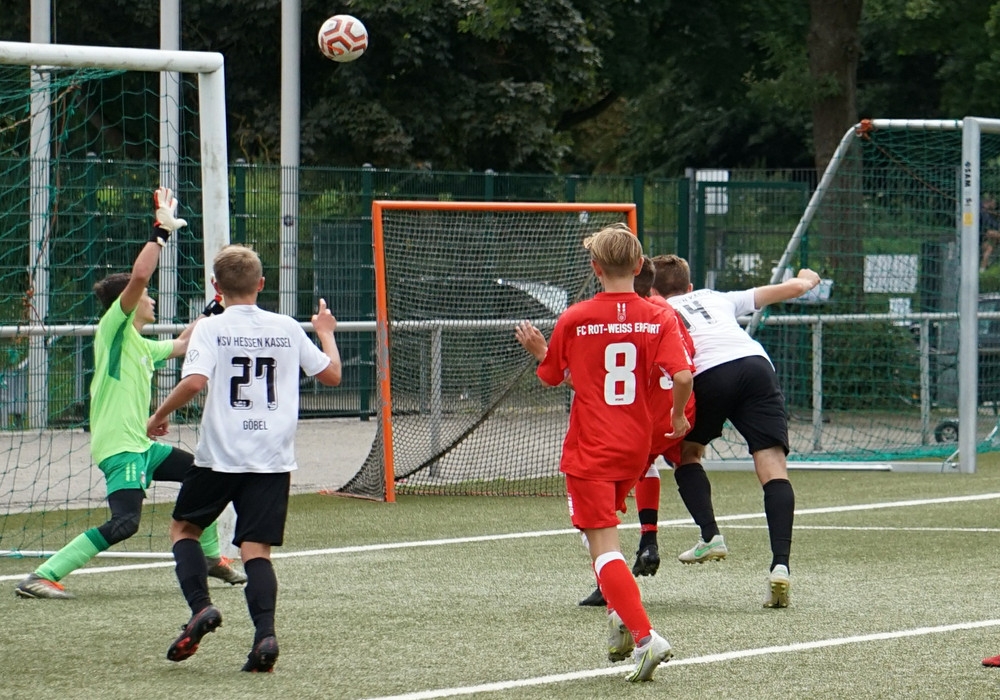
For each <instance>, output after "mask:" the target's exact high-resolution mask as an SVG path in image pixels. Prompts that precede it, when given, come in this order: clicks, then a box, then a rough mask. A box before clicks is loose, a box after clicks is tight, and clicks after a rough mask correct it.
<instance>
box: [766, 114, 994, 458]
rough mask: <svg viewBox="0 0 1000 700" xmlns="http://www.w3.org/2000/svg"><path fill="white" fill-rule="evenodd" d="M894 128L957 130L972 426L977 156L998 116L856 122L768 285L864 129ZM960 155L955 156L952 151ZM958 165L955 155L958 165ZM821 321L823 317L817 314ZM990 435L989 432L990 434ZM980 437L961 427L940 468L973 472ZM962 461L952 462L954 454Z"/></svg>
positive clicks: (962, 397)
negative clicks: (951, 451)
mask: <svg viewBox="0 0 1000 700" xmlns="http://www.w3.org/2000/svg"><path fill="white" fill-rule="evenodd" d="M869 128H873V129H885V130H888V129H897V130H911V131H961V132H962V152H961V168H962V177H961V209H960V214H961V216H960V218H959V220H958V221H957V223H956V227H957V229H958V234H959V236H958V238H959V246H960V251H961V253H960V256H961V257H960V267H959V271H960V279H959V288H958V289H959V300H958V322H959V326H958V333H959V338H958V340H959V342H958V366H959V371H958V421H959V423H960V424H961V425H967V426H975V425H976V416H977V412H978V406H979V396H978V393H979V353H978V348H979V331H978V315H979V306H978V299H979V212H980V206H981V204H980V166H981V162H980V154H981V148H980V146H981V138H982V135H983V134H1000V119H991V118H983V117H965V118H964V119H946V120H942V119H871V120H865V121H863V122H859V123H858V124H855V125H854V126H852V127H851V128H849V129H848V130H847V132H846V133H845V134H844V136H843V137H842V138H841V141H840V144H838V146H837V149H836V150H835V151H834V153H833V156H832V157H831V158H830V163H829V164H828V165H827V167H826V170H825V171H824V173H823V176H822V178H821V179H820V182H819V184H818V185H817V186H816V190H815V192H813V194H812V197H811V198H810V199H809V203H808V204H807V205H806V210H805V212H804V213H803V215H802V218H801V219H800V220H799V223H798V225H797V226H796V227H795V231H794V233H793V234H792V237H791V239H790V240H789V242H788V245H787V247H786V248H785V251H784V253H783V254H782V256H781V260H780V261H779V262H778V265H777V266H776V267H775V272H774V276H773V277H772V278H771V283H772V284H775V283H777V282H780V281H781V276H782V274H783V273H784V272H785V270H786V269H787V268H789V266H790V263H791V261H792V256H793V255H794V254H795V252H796V250H798V247H799V243H800V242H801V241H802V238H803V237H804V236H805V233H806V230H807V229H808V228H809V224H810V223H811V222H812V220H813V217H814V216H815V214H816V211H817V209H818V208H819V206H820V203H821V202H822V201H823V198H824V196H825V194H826V192H827V189H828V188H829V186H830V184H831V182H832V181H833V178H834V176H835V175H836V174H837V171H838V170H839V168H840V165H841V163H842V162H843V161H844V158H845V156H846V154H847V152H848V149H849V148H850V146H851V145H852V143H853V142H854V141H855V139H857V138H858V135H859V134H861V133H864V131H865V130H866V129H869ZM956 155H958V154H956ZM958 165H959V163H958V161H957V159H956V167H957V166H958ZM760 319H761V312H760V311H757V312H755V313H754V315H753V318H752V319H751V320H750V325H749V327H748V329H747V330H748V332H749V333H751V334H753V332H754V330H755V329H756V327H757V325H758V323H759V322H760ZM820 319H822V317H820ZM991 435H992V433H991ZM978 443H979V436H978V435H977V434H976V431H975V430H960V431H959V434H958V449H957V450H956V451H955V452H954V453H953V454H952V455H951V456H950V457H949V458H948V459H946V460H945V463H944V465H942V469H944V468H946V467H950V468H956V467H957V469H958V471H961V472H963V473H966V474H972V473H974V472H975V471H976V453H977V452H976V451H977V445H978ZM959 455H961V459H960V460H959V461H958V462H956V461H955V460H956V458H958V457H959Z"/></svg>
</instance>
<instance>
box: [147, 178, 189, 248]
mask: <svg viewBox="0 0 1000 700" xmlns="http://www.w3.org/2000/svg"><path fill="white" fill-rule="evenodd" d="M153 207H155V209H156V223H154V224H153V233H152V234H151V235H150V237H149V241H150V243H156V244H158V245H159V246H160V247H161V248H162V247H163V246H165V245H166V244H167V240H168V239H169V238H170V234H171V233H173V232H174V231H176V230H177V229H179V228H183V227H185V226H187V221H185V220H184V219H178V218H177V199H176V198H175V197H174V196H173V194H172V193H171V192H170V188H168V187H159V188H157V189H156V191H155V192H153Z"/></svg>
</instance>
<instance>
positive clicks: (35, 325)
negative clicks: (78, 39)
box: [0, 41, 229, 428]
mask: <svg viewBox="0 0 1000 700" xmlns="http://www.w3.org/2000/svg"><path fill="white" fill-rule="evenodd" d="M0 64H8V65H24V66H30V67H32V71H31V84H32V87H33V91H32V103H31V142H30V147H31V162H32V165H31V181H30V182H31V184H30V189H31V193H30V197H31V203H30V239H31V245H32V249H33V250H37V251H38V255H37V261H38V262H37V271H36V275H35V278H34V289H33V293H34V296H33V299H34V304H35V308H36V309H37V312H38V313H37V315H36V317H34V318H32V320H31V321H30V322H29V324H28V326H27V327H22V328H19V329H18V334H20V335H27V336H30V341H29V351H28V394H29V396H30V397H32V399H33V400H31V401H29V414H28V425H29V426H30V427H32V428H40V427H45V424H46V422H47V419H46V416H47V415H48V406H47V404H48V400H47V397H48V378H47V362H46V355H47V350H46V343H45V336H46V335H48V334H49V331H48V329H47V328H46V326H45V318H46V316H47V314H48V301H49V299H48V297H49V289H48V270H49V267H50V264H51V261H50V260H49V250H48V244H47V241H48V227H49V222H48V218H47V216H46V214H47V212H48V209H49V192H48V188H49V181H48V180H49V167H48V166H49V163H50V160H51V155H50V153H49V151H48V147H49V145H48V144H49V137H50V128H51V125H50V119H49V107H48V102H47V99H46V97H47V96H46V92H47V91H46V88H47V85H48V82H49V78H48V75H49V71H48V70H47V69H49V68H54V67H58V68H102V69H107V70H131V71H144V72H158V73H161V81H160V84H161V93H163V94H167V93H168V92H169V91H170V90H171V89H176V87H173V86H176V85H177V84H178V80H177V75H176V74H178V73H192V74H197V76H198V100H199V108H198V116H199V131H200V135H199V141H200V148H201V177H202V216H203V219H202V221H203V242H204V251H205V260H206V261H209V260H211V259H212V256H213V255H214V254H215V252H216V251H218V250H219V249H220V248H221V247H222V246H224V245H226V244H228V243H229V158H228V143H227V130H226V93H225V87H226V81H225V68H224V60H223V56H222V54H220V53H215V52H202V51H164V50H158V49H134V48H120V47H111V46H74V45H68V44H33V43H23V42H9V41H0ZM167 102H168V101H167V100H165V99H163V97H162V95H161V100H160V104H161V114H160V121H161V132H160V135H161V141H164V142H169V141H170V138H171V136H170V134H171V132H172V131H173V130H175V129H176V125H175V124H174V125H171V124H169V122H170V121H171V112H170V111H169V110H168V109H167V108H166V107H165V104H166V103H167ZM173 119H174V120H176V115H174V117H173ZM164 125H166V126H164ZM163 153H164V145H163V144H161V168H160V169H161V179H162V178H167V179H166V181H167V182H169V181H170V180H169V166H167V165H165V164H164V163H163V161H164V155H163ZM168 252H169V251H168ZM173 254H174V255H176V249H175V250H174V251H173ZM164 263H165V264H164V266H163V267H165V268H167V269H170V267H172V266H170V265H168V264H167V261H164ZM210 267H211V266H210V265H208V264H206V266H205V285H204V288H205V289H206V290H210V289H212V285H211V269H210ZM161 274H162V272H161ZM164 286H166V287H170V286H171V285H169V284H168V285H164ZM173 288H176V287H175V286H174V287H173ZM206 293H207V291H206Z"/></svg>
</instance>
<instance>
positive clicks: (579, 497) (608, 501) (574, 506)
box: [566, 472, 645, 530]
mask: <svg viewBox="0 0 1000 700" xmlns="http://www.w3.org/2000/svg"><path fill="white" fill-rule="evenodd" d="M643 473H645V472H643ZM638 480H639V479H638V474H637V475H636V478H634V479H628V480H626V481H591V480H590V479H580V478H578V477H575V476H570V475H569V474H567V475H566V494H567V497H568V501H569V517H570V520H571V521H572V523H573V527H575V528H577V529H578V530H600V529H603V528H608V527H618V525H619V524H620V523H621V521H620V520H619V519H618V512H619V511H621V512H622V513H624V512H625V497H626V496H628V493H629V491H631V490H632V487H633V486H635V484H636V482H637V481H638Z"/></svg>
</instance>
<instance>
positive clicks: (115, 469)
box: [99, 442, 173, 494]
mask: <svg viewBox="0 0 1000 700" xmlns="http://www.w3.org/2000/svg"><path fill="white" fill-rule="evenodd" d="M172 450H173V448H172V447H170V446H169V445H164V444H162V443H159V442H154V443H153V444H152V445H150V447H149V449H148V450H146V451H145V452H119V453H118V454H116V455H111V456H110V457H108V458H107V459H106V460H104V461H103V462H101V464H100V465H99V466H100V469H101V471H102V472H104V479H105V481H106V483H107V492H108V493H109V494H110V493H114V492H115V491H121V490H122V489H142V490H143V491H145V490H146V489H147V488H148V487H149V484H150V482H151V481H152V480H153V472H154V471H156V468H157V467H158V466H159V465H160V464H161V463H162V462H163V460H165V459H166V458H167V457H169V456H170V452H171V451H172Z"/></svg>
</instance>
